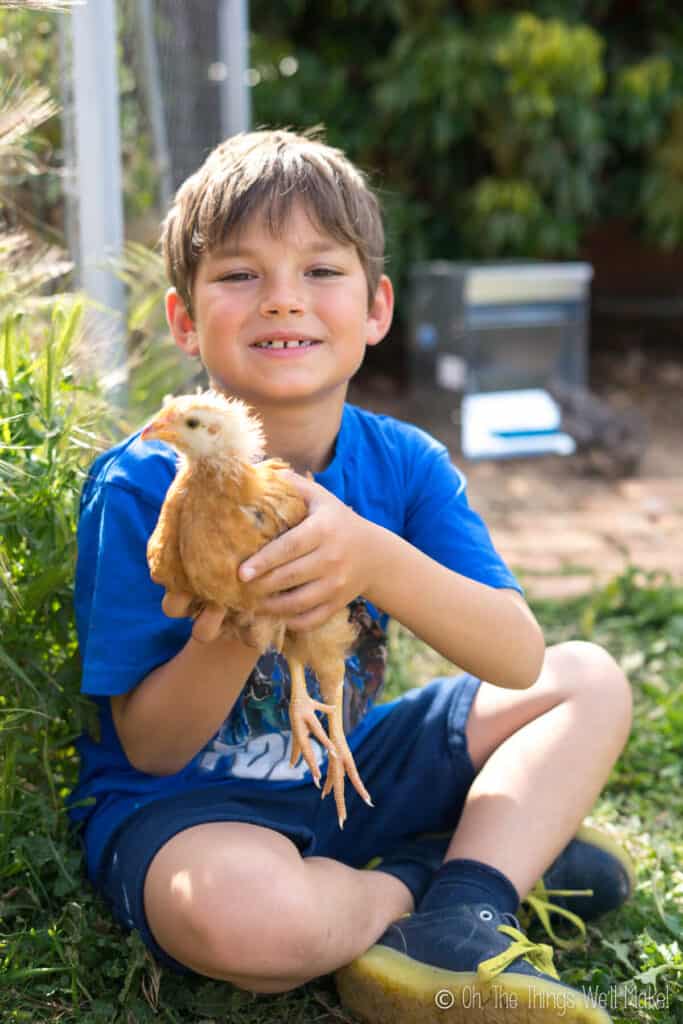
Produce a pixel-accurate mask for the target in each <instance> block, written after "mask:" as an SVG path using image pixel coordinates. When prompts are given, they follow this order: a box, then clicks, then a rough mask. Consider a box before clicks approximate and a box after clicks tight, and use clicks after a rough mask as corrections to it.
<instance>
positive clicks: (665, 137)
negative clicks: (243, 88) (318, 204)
mask: <svg viewBox="0 0 683 1024" xmlns="http://www.w3.org/2000/svg"><path fill="white" fill-rule="evenodd" d="M251 19H252V27H253V29H254V34H253V37H252V64H253V66H254V69H255V71H256V72H257V73H258V75H259V76H260V80H259V83H258V84H257V85H256V86H255V88H254V90H253V105H254V121H255V123H257V124H286V123H289V124H292V125H294V126H296V127H308V126H311V125H313V124H317V123H323V124H325V125H326V126H327V129H328V137H329V140H330V141H331V142H332V143H333V144H335V145H340V146H342V147H343V148H345V149H346V150H347V151H348V152H349V155H350V156H351V157H352V158H353V159H355V160H357V161H358V162H359V163H360V164H361V166H363V167H366V168H368V169H369V170H370V171H371V172H373V173H374V175H375V179H376V182H377V183H378V184H379V185H380V187H381V189H382V190H383V191H384V197H385V207H386V210H387V220H388V227H389V243H390V244H389V251H390V269H391V271H392V273H393V274H394V276H396V277H401V276H402V274H403V271H404V269H405V268H406V267H407V266H408V265H409V264H411V263H413V262H414V261H415V260H416V259H422V258H425V257H429V258H446V259H477V258H495V259H499V258H507V257H524V258H528V257H546V258H553V257H555V258H558V257H561V258H567V257H573V256H575V255H576V254H577V253H578V251H579V248H580V245H581V241H582V237H583V235H584V234H585V232H586V230H587V229H588V228H589V227H591V226H594V225H595V224H597V223H600V222H601V221H603V220H605V219H608V218H613V217H620V218H623V219H625V220H627V221H628V222H630V224H631V225H632V226H633V227H634V228H635V229H636V230H637V231H640V232H641V233H642V234H646V235H647V236H648V237H650V238H653V239H655V240H656V241H657V242H659V244H661V245H663V246H675V245H680V244H682V243H683V127H682V125H683V15H680V14H678V13H676V11H675V10H673V9H665V8H664V7H663V6H662V5H653V6H652V7H651V8H648V10H647V11H646V12H643V11H642V10H641V9H640V8H639V10H638V12H637V14H635V13H634V14H633V15H631V16H629V15H628V14H625V13H624V10H623V5H617V4H616V3H613V2H609V0H605V2H604V3H601V4H598V5H595V4H589V3H584V2H581V0H576V2H573V3H566V2H563V3H560V2H559V0H557V2H556V0H535V2H534V3H528V2H527V3H517V2H509V3H506V4H501V3H493V2H491V3H482V2H476V3H475V2H474V0H471V2H465V3H463V4H459V5H455V4H452V3H448V2H446V0H432V2H430V3H423V4H420V5H417V4H414V3H411V2H408V0H405V2H400V3H397V2H395V0H384V2H377V0H373V2H372V3H370V0H354V2H351V0H346V2H344V3H339V4H334V5H328V6H327V8H326V12H325V16H324V17H321V16H320V11H319V7H318V5H317V4H316V5H314V4H313V3H312V0H289V2H287V3H283V4H281V5H279V6H278V9H277V12H275V11H274V9H273V7H272V5H270V4H266V3H264V2H262V0H254V2H253V3H252V8H251ZM294 68H297V70H296V72H295V73H292V70H293V69H294ZM399 294H400V293H399Z"/></svg>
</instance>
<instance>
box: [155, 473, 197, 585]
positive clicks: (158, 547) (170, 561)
mask: <svg viewBox="0 0 683 1024" xmlns="http://www.w3.org/2000/svg"><path fill="white" fill-rule="evenodd" d="M185 495H186V477H185V474H184V473H183V472H182V471H181V472H180V473H178V475H177V476H176V478H175V480H174V481H173V483H172V484H171V486H170V487H169V489H168V492H167V494H166V498H165V499H164V504H163V505H162V507H161V512H160V513H159V519H158V520H157V525H156V526H155V528H154V531H153V533H152V534H151V536H150V538H149V540H148V542H147V563H148V565H149V571H150V575H151V577H152V579H153V580H154V582H155V583H160V584H161V586H162V587H165V588H166V590H169V591H187V590H189V589H190V585H189V581H188V578H187V575H186V573H185V569H184V568H183V561H182V558H181V554H180V519H181V511H182V506H183V502H184V500H185Z"/></svg>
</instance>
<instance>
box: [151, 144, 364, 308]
mask: <svg viewBox="0 0 683 1024" xmlns="http://www.w3.org/2000/svg"><path fill="white" fill-rule="evenodd" d="M295 202H296V203H302V204H303V206H304V208H305V209H306V212H307V214H308V216H309V217H310V218H311V220H312V221H313V222H314V223H315V224H316V225H317V227H318V228H319V229H320V230H321V231H322V232H323V233H325V234H328V235H330V236H331V237H332V238H335V239H336V240H337V241H340V242H343V243H345V244H351V245H353V246H355V248H356V251H357V253H358V257H359V259H360V262H361V265H362V267H363V270H364V272H365V277H366V280H367V284H368V303H369V304H370V303H371V302H372V300H373V298H374V296H375V292H376V290H377V285H378V282H379V280H380V277H381V275H382V271H383V264H384V231H383V228H382V218H381V213H380V208H379V203H378V201H377V198H376V197H375V195H374V194H373V192H372V191H371V190H370V188H369V187H368V185H367V183H366V180H365V177H364V175H363V174H362V172H360V171H359V170H357V168H355V167H354V166H353V164H352V163H351V162H350V161H349V160H348V159H347V158H346V157H345V156H344V154H343V153H342V152H341V150H338V149H334V148H333V147H331V146H327V145H325V144H324V143H323V142H320V141H319V140H317V139H315V138H312V137H309V136H306V135H297V134H295V133H294V132H290V131H283V130H273V131H257V132H249V133H247V134H244V135H236V136H233V137H232V138H230V139H228V140H227V141H226V142H223V143H221V145H219V146H217V147H216V148H215V149H214V150H213V152H212V153H210V155H209V156H208V157H207V159H206V160H205V162H204V163H203V164H202V166H201V167H200V168H199V170H198V171H197V172H196V173H195V174H193V175H192V176H191V177H190V178H188V179H187V180H186V181H185V182H184V184H183V185H181V187H180V188H179V190H178V192H177V194H176V197H175V200H174V202H173V204H172V206H171V209H170V211H169V213H168V216H167V217H166V219H165V221H164V225H163V229H162V236H161V241H162V249H163V253H164V259H165V262H166V272H167V275H168V279H169V281H170V283H171V284H172V285H173V286H174V287H175V288H176V290H177V292H178V294H179V296H180V298H181V299H182V300H183V303H184V304H185V308H186V309H187V311H188V312H189V313H190V314H192V308H193V305H192V289H193V285H194V280H195V275H196V272H197V268H198V266H199V263H200V261H201V259H202V256H203V255H204V254H205V253H209V252H211V251H212V250H213V249H215V248H216V247H217V246H219V245H220V244H221V243H223V242H224V241H225V240H226V239H227V238H228V237H229V236H234V235H236V234H238V233H239V231H240V230H241V229H242V228H244V226H245V225H246V224H247V223H249V221H250V220H251V218H252V217H254V216H255V215H257V216H260V217H262V218H263V219H264V222H265V224H266V225H267V226H268V229H269V230H270V231H271V232H272V233H273V235H275V236H277V235H279V233H280V232H281V231H282V230H283V229H284V228H285V226H286V223H287V218H288V214H289V213H290V211H291V209H292V205H293V204H294V203H295Z"/></svg>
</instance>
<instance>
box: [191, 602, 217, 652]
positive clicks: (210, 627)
mask: <svg viewBox="0 0 683 1024" xmlns="http://www.w3.org/2000/svg"><path fill="white" fill-rule="evenodd" d="M224 618H225V608H220V607H219V606H218V605H216V604H207V606H206V608H205V609H204V611H203V612H201V613H200V614H199V615H198V616H197V618H196V619H195V623H194V626H193V627H192V636H193V637H194V638H195V640H198V641H199V642H200V643H202V644H209V643H211V641H212V640H215V639H216V637H218V636H220V632H221V628H222V626H223V619H224Z"/></svg>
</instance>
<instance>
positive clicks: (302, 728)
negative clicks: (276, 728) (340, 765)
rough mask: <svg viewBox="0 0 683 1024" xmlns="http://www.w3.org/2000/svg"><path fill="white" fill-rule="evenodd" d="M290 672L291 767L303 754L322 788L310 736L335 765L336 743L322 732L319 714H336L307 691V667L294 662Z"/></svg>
mask: <svg viewBox="0 0 683 1024" xmlns="http://www.w3.org/2000/svg"><path fill="white" fill-rule="evenodd" d="M289 672H290V676H291V680H292V692H291V696H290V700H289V722H290V725H291V729H292V753H291V756H290V759H289V763H290V765H292V767H293V766H294V765H295V764H296V763H297V761H298V760H299V758H300V757H301V755H302V754H303V757H304V761H305V762H306V764H307V765H308V767H309V769H310V772H311V775H312V776H313V781H314V782H315V784H316V786H318V788H320V768H319V766H318V762H317V761H316V758H315V754H314V753H313V748H312V747H311V744H310V741H309V736H310V735H311V734H312V735H313V736H315V738H316V739H317V740H318V742H319V743H321V744H322V746H323V747H325V749H326V750H327V752H328V754H329V755H330V758H331V760H332V761H335V760H336V759H337V751H336V749H335V746H334V742H333V741H332V740H331V739H330V737H329V736H328V735H327V733H326V732H325V730H324V729H323V726H322V723H321V722H320V720H319V719H318V718H317V717H316V714H315V713H316V711H322V712H324V713H325V714H327V715H331V714H333V712H334V708H333V707H332V705H330V704H323V703H321V701H319V700H314V699H313V697H311V695H310V694H309V692H308V690H307V689H306V677H305V675H304V666H303V665H302V663H301V662H300V661H297V660H296V659H294V658H290V660H289Z"/></svg>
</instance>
